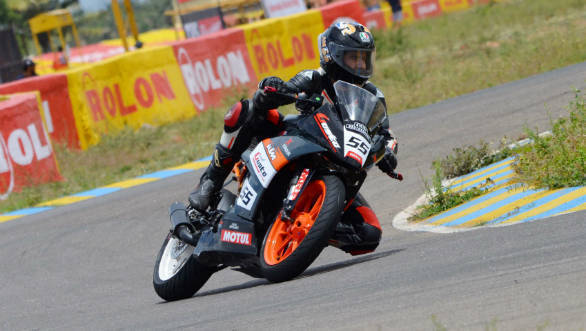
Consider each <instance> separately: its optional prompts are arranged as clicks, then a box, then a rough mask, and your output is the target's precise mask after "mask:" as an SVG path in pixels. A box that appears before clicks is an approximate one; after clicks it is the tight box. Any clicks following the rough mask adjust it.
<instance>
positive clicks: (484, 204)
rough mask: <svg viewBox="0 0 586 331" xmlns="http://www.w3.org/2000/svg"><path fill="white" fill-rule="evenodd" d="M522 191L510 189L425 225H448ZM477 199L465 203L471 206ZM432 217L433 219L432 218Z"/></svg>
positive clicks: (520, 188) (520, 189) (521, 189)
mask: <svg viewBox="0 0 586 331" xmlns="http://www.w3.org/2000/svg"><path fill="white" fill-rule="evenodd" d="M523 190H524V189H523V188H522V187H517V188H514V189H511V190H508V191H507V192H505V193H503V194H500V195H497V196H495V197H493V198H491V199H488V200H486V201H484V202H482V203H479V204H475V205H473V206H471V207H470V208H467V209H465V210H463V211H461V212H458V213H455V214H453V215H450V216H447V217H444V218H441V219H439V220H437V221H435V222H433V223H429V224H426V225H431V226H437V225H442V224H444V223H448V222H451V221H454V220H456V219H458V218H460V217H463V216H466V215H468V214H471V213H473V212H476V211H478V210H480V209H483V208H486V207H488V206H491V205H492V204H495V203H498V202H500V201H502V200H504V199H506V198H508V197H510V196H513V195H515V194H517V193H520V192H522V191H523ZM479 198H482V196H479V197H477V198H474V199H472V200H470V201H468V202H467V203H470V204H473V203H474V201H475V200H477V199H479ZM458 207H460V206H456V207H454V208H458ZM448 211H449V210H448ZM436 216H437V215H436ZM432 217H434V216H432ZM423 222H425V220H423Z"/></svg>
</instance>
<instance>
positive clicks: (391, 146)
mask: <svg viewBox="0 0 586 331" xmlns="http://www.w3.org/2000/svg"><path fill="white" fill-rule="evenodd" d="M385 148H386V151H385V156H383V158H382V159H381V160H380V161H379V162H378V163H377V164H376V165H377V166H378V168H379V169H380V170H381V171H382V172H384V173H385V174H387V175H389V176H390V177H391V178H394V179H397V180H403V175H401V174H400V173H398V172H395V168H397V157H396V156H395V154H396V153H397V152H398V151H399V146H398V144H397V140H396V139H395V138H391V139H390V140H389V141H388V142H387V146H386V147H385Z"/></svg>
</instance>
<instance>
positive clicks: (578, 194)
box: [501, 187, 586, 224]
mask: <svg viewBox="0 0 586 331" xmlns="http://www.w3.org/2000/svg"><path fill="white" fill-rule="evenodd" d="M584 195H586V187H581V188H579V189H577V190H575V191H573V192H570V193H568V194H565V195H563V196H561V197H559V198H557V199H554V200H552V201H549V202H547V203H544V204H543V205H541V206H539V207H537V208H533V209H531V210H528V211H526V212H524V213H522V214H519V215H517V216H515V217H513V218H511V219H509V220H507V221H505V222H503V223H501V224H510V223H515V222H517V221H521V220H524V219H526V218H529V217H532V216H535V215H539V214H541V213H543V212H546V211H548V210H550V209H553V208H555V207H557V206H559V205H561V204H563V203H565V202H568V201H570V200H573V199H576V198H579V197H581V196H584ZM584 205H585V204H581V205H580V206H578V207H576V208H573V209H576V210H574V211H579V210H582V209H586V206H584ZM579 207H582V209H577V208H579ZM568 212H571V211H570V210H568V211H566V212H564V213H568Z"/></svg>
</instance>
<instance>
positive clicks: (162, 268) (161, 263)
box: [153, 234, 215, 301]
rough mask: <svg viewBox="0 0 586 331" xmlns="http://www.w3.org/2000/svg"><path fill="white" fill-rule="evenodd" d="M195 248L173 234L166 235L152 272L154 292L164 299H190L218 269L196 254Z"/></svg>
mask: <svg viewBox="0 0 586 331" xmlns="http://www.w3.org/2000/svg"><path fill="white" fill-rule="evenodd" d="M194 249H195V247H193V246H191V245H188V244H186V243H184V242H182V241H181V240H179V239H177V238H175V237H174V236H172V235H171V234H169V235H167V238H166V239H165V241H164V242H163V246H162V247H161V250H160V251H159V254H158V255H157V262H156V263H155V270H154V272H153V286H154V288H155V292H157V294H158V295H159V296H160V297H161V298H162V299H163V300H166V301H175V300H180V299H186V298H191V297H192V296H193V295H194V294H195V292H197V291H198V290H199V289H200V288H201V287H202V286H203V285H204V284H205V283H206V282H207V281H208V279H209V278H210V276H211V275H212V274H213V273H214V271H215V269H212V268H210V267H207V266H205V265H202V264H201V263H199V262H198V261H197V260H196V259H195V258H194V257H193V255H192V254H193V250H194Z"/></svg>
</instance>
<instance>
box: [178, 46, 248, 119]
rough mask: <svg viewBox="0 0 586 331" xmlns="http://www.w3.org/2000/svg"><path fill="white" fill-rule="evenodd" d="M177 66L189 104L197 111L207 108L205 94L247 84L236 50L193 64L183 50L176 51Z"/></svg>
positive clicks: (241, 58) (242, 61) (240, 55)
mask: <svg viewBox="0 0 586 331" xmlns="http://www.w3.org/2000/svg"><path fill="white" fill-rule="evenodd" d="M177 62H178V63H179V67H180V68H181V73H182V75H183V81H184V82H185V86H186V87H187V90H188V91H189V94H190V95H191V101H193V104H194V105H195V106H196V107H197V108H198V109H199V110H204V109H206V107H207V106H209V104H208V102H206V101H207V100H208V99H210V98H211V97H206V96H207V94H208V93H210V92H212V91H215V90H222V89H227V88H230V87H232V86H237V85H241V84H247V83H249V82H251V74H250V73H249V70H248V65H247V61H246V59H245V56H244V54H243V53H242V51H241V50H239V49H238V50H234V51H228V52H225V53H221V54H218V55H217V56H215V57H208V58H204V59H201V60H199V61H195V62H193V61H192V60H191V57H190V56H189V54H188V52H187V50H185V48H183V47H180V48H179V49H178V50H177ZM210 101H211V100H210Z"/></svg>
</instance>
